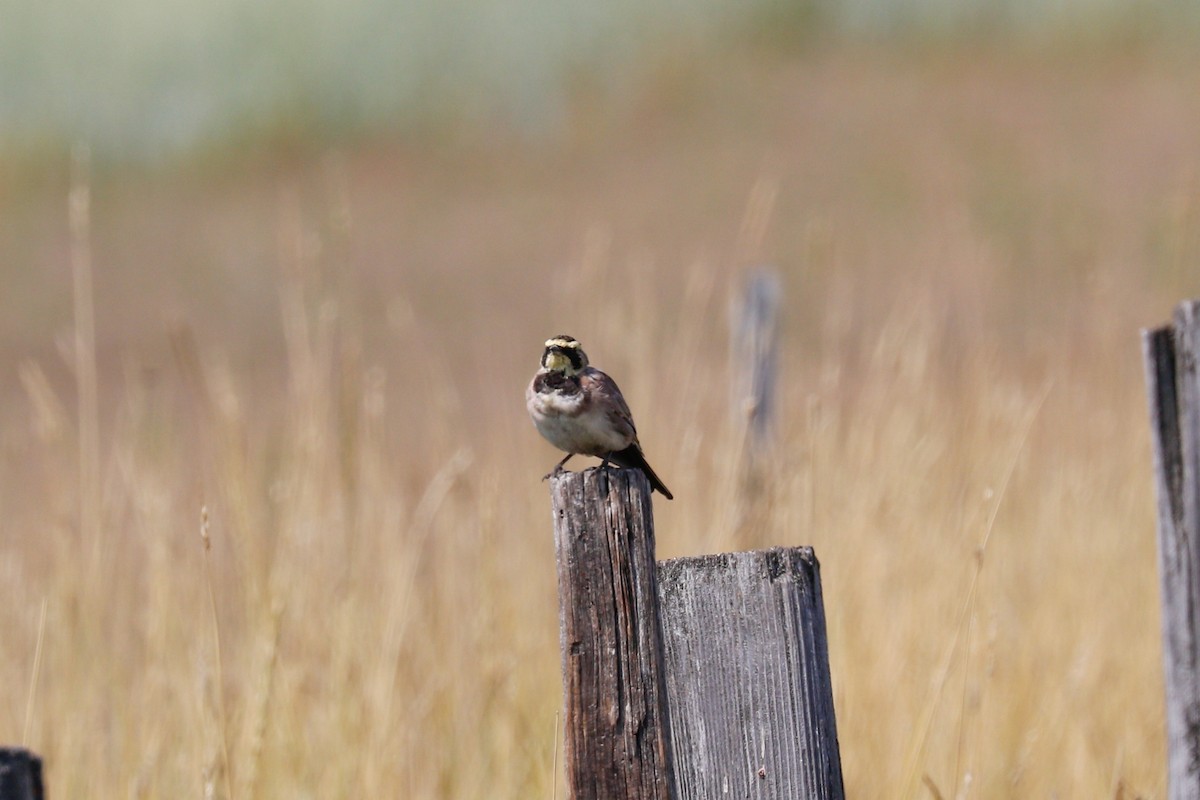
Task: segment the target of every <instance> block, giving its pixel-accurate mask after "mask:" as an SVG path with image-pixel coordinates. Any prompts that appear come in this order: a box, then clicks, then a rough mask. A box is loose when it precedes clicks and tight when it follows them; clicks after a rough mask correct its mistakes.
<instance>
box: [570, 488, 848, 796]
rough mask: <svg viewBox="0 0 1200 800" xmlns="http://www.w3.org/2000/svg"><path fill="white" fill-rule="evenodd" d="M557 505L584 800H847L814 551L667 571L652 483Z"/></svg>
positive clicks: (574, 735)
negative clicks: (658, 542) (657, 541)
mask: <svg viewBox="0 0 1200 800" xmlns="http://www.w3.org/2000/svg"><path fill="white" fill-rule="evenodd" d="M551 491H552V495H553V509H554V540H555V548H556V551H557V556H558V595H559V604H560V614H561V636H562V641H561V647H562V667H563V694H564V699H565V701H566V715H565V720H566V724H565V731H566V734H565V739H566V748H565V749H566V767H567V780H568V785H569V787H570V790H571V795H570V796H571V797H572V798H576V800H578V799H579V798H589V800H590V799H591V798H596V799H597V800H600V799H603V800H610V799H612V798H620V799H621V800H642V798H656V800H709V798H713V799H714V800H717V799H719V798H725V797H730V798H734V797H736V798H755V800H842V798H843V797H844V793H843V789H842V769H841V758H840V754H839V751H838V742H837V726H836V724H835V721H834V713H833V690H832V687H831V681H830V674H829V655H828V647H827V644H826V637H825V607H824V602H823V600H822V598H821V576H820V567H819V565H818V564H817V560H816V558H815V557H814V555H813V552H812V549H811V548H807V547H798V548H787V549H772V550H762V551H757V552H752V553H733V554H722V555H715V556H701V557H699V558H685V559H676V560H674V561H665V562H661V563H658V564H656V563H655V561H654V523H653V517H652V507H651V504H650V486H649V484H648V483H647V482H646V479H645V477H644V476H643V475H642V473H641V472H639V471H637V470H618V469H608V470H600V469H589V470H587V471H585V472H576V473H563V474H561V475H559V476H557V477H555V478H553V479H552V481H551Z"/></svg>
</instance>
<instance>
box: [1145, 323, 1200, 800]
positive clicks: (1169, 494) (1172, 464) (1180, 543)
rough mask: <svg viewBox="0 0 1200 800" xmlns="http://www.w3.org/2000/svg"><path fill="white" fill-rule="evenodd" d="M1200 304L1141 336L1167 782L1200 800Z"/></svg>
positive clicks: (1180, 796)
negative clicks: (1151, 468) (1152, 474)
mask: <svg viewBox="0 0 1200 800" xmlns="http://www.w3.org/2000/svg"><path fill="white" fill-rule="evenodd" d="M1198 310H1200V304H1198V303H1196V302H1194V301H1193V302H1188V303H1184V304H1182V305H1181V306H1180V307H1179V308H1178V309H1177V311H1176V313H1175V320H1174V325H1173V326H1171V327H1165V328H1159V329H1157V330H1149V331H1144V332H1143V333H1142V350H1143V357H1144V363H1145V369H1146V386H1147V395H1148V399H1149V406H1150V427H1151V435H1152V444H1153V447H1154V472H1155V488H1156V491H1157V497H1158V556H1159V559H1158V560H1159V576H1160V582H1161V587H1162V605H1163V620H1162V621H1163V673H1164V678H1165V688H1166V718H1167V784H1168V795H1167V796H1168V797H1169V798H1170V800H1200V630H1198V627H1197V626H1198V625H1200V383H1198V381H1200V376H1198V375H1197V371H1196V365H1197V355H1198V353H1200V318H1198V313H1197V312H1198Z"/></svg>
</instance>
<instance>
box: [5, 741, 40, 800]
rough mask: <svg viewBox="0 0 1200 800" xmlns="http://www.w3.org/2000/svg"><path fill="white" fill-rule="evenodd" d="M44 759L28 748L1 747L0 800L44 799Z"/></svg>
mask: <svg viewBox="0 0 1200 800" xmlns="http://www.w3.org/2000/svg"><path fill="white" fill-rule="evenodd" d="M43 798H45V793H44V792H43V789H42V760H41V759H40V758H38V757H37V756H36V755H34V754H33V753H31V752H29V751H28V750H23V749H21V748H18V747H0V800H43Z"/></svg>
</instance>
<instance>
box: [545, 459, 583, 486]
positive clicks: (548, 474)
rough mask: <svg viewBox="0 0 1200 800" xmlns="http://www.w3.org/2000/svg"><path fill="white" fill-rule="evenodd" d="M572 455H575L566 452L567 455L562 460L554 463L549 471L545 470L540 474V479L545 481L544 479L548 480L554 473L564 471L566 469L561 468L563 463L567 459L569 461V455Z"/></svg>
mask: <svg viewBox="0 0 1200 800" xmlns="http://www.w3.org/2000/svg"><path fill="white" fill-rule="evenodd" d="M573 455H575V454H574V453H567V457H566V458H564V459H563V460H562V461H560V462H558V463H557V464H555V465H554V469H552V470H550V471H549V472H547V473H546V474H545V475H543V476H542V480H544V481H546V480H550V479H551V478H553V477H554V476H555V475H557V474H558V473H560V472H566V470H564V469H563V464H566V463H567V462H568V461H570V460H571V456H573Z"/></svg>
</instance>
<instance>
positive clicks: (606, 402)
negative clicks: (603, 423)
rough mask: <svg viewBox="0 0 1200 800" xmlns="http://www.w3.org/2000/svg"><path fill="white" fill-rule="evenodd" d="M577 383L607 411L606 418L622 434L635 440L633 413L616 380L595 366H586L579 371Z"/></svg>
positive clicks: (635, 431)
mask: <svg viewBox="0 0 1200 800" xmlns="http://www.w3.org/2000/svg"><path fill="white" fill-rule="evenodd" d="M579 383H580V386H582V387H583V390H584V391H585V392H586V393H588V394H590V395H592V401H593V403H594V404H595V405H597V406H598V407H600V408H604V409H606V410H607V412H608V418H609V420H610V421H611V422H612V424H613V425H614V426H615V427H616V428H617V429H618V430H619V431H620V432H621V434H622V435H623V436H628V437H629V438H630V439H631V440H632V441H633V442H637V428H636V427H634V424H633V414H632V413H630V411H629V404H628V403H626V402H625V398H624V397H623V396H622V395H621V390H620V389H618V388H617V382H616V381H614V380H613V379H612V378H610V377H608V375H606V374H604V373H603V372H601V371H600V370H598V369H596V368H595V367H588V368H587V369H585V370H584V371H583V372H581V373H579Z"/></svg>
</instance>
